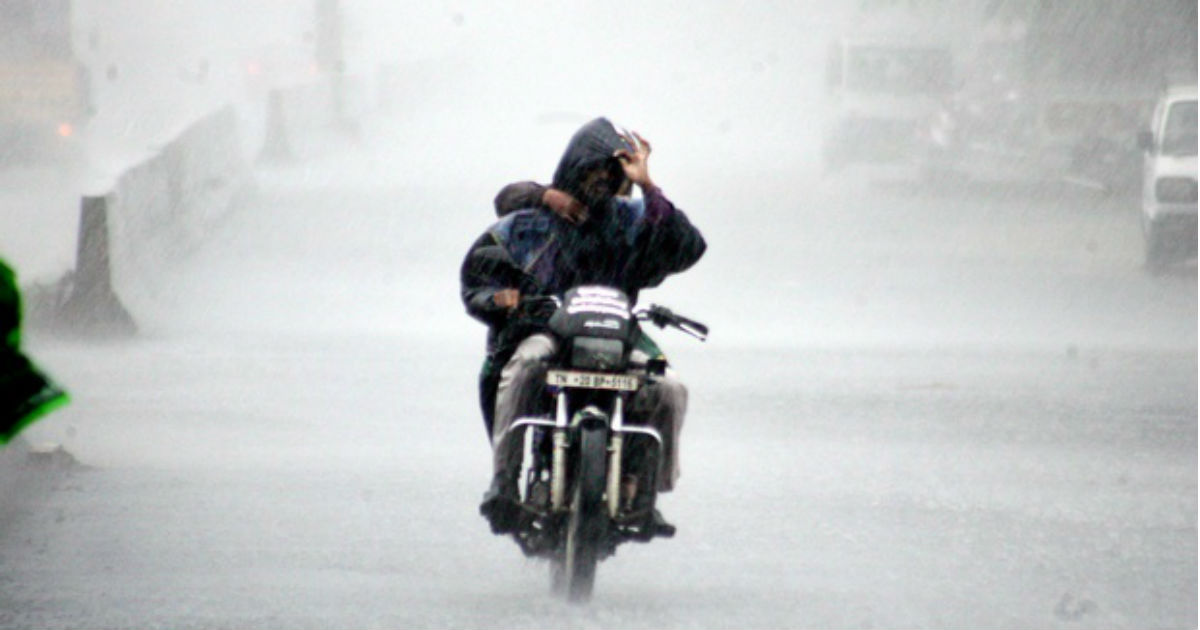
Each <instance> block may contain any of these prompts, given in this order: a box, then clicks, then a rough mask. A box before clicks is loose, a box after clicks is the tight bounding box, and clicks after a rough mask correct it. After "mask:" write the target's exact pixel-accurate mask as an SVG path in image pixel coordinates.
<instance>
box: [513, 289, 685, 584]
mask: <svg viewBox="0 0 1200 630" xmlns="http://www.w3.org/2000/svg"><path fill="white" fill-rule="evenodd" d="M636 319H649V320H650V321H652V322H654V323H655V324H657V325H659V326H668V325H669V326H673V327H676V328H679V329H680V330H683V331H685V332H688V333H689V334H693V335H695V336H697V337H699V338H700V339H703V338H704V337H705V335H707V333H708V330H707V328H706V327H705V326H704V325H703V324H700V323H698V322H694V321H692V320H689V319H687V318H684V317H681V316H678V315H675V314H673V313H671V312H670V311H669V310H667V309H665V308H661V307H657V306H652V307H651V308H650V309H649V310H644V311H639V312H638V313H637V314H634V313H632V312H631V311H630V304H629V299H628V297H626V296H625V294H624V293H622V292H621V291H619V290H617V289H612V288H609V287H600V286H590V287H578V288H576V289H572V290H571V291H568V292H567V294H566V296H565V298H564V300H563V302H562V303H561V304H560V305H559V306H558V308H557V309H556V311H555V312H554V314H553V316H551V318H550V330H551V332H553V333H554V334H555V335H556V336H557V337H558V338H559V340H560V341H561V349H560V353H559V357H558V358H557V359H556V360H554V361H552V362H551V366H550V370H549V371H548V372H547V374H546V380H545V383H546V388H545V392H544V394H543V392H540V391H536V390H537V388H534V390H535V391H528V392H525V393H524V394H525V395H531V396H534V397H537V398H542V397H543V396H545V398H542V400H544V402H545V403H546V408H547V413H546V414H544V415H540V416H527V417H522V418H518V419H517V420H516V421H515V422H514V423H513V425H512V426H511V427H510V428H509V431H510V432H514V431H517V432H524V434H525V435H524V438H525V444H526V446H525V449H526V451H527V452H526V453H525V456H524V458H523V461H524V462H525V471H524V472H525V474H524V483H523V484H522V485H523V489H522V490H523V497H522V499H521V509H522V515H521V518H520V519H519V521H520V522H519V523H518V526H517V531H516V532H515V533H514V534H513V536H514V538H515V539H516V541H517V543H518V544H519V545H520V546H521V550H522V551H524V552H525V554H526V555H529V556H533V557H540V558H546V559H549V560H550V561H551V582H552V587H553V589H554V590H555V591H556V592H558V593H560V594H563V595H565V596H566V597H567V598H568V599H570V600H573V601H583V600H587V599H588V598H590V597H591V593H592V586H593V584H594V581H595V573H596V564H597V563H598V562H599V561H600V560H602V559H604V558H605V557H607V556H609V555H612V553H614V551H615V550H616V547H617V545H618V544H620V543H622V542H627V541H633V540H636V541H642V542H646V541H649V540H651V539H652V538H654V537H655V536H671V535H673V534H674V529H673V528H670V527H668V526H664V525H662V524H660V523H659V522H658V521H656V519H655V518H654V502H655V496H656V490H655V488H656V487H657V479H656V476H657V473H658V470H659V466H658V462H659V461H660V457H659V454H660V453H661V450H662V437H661V436H660V435H659V434H658V432H657V431H656V430H655V429H654V428H652V427H649V426H644V425H637V424H633V423H627V422H626V418H625V409H626V408H627V407H628V406H629V402H630V401H631V400H632V399H633V397H634V396H635V395H636V393H637V392H638V391H639V390H640V389H641V388H642V387H644V386H645V385H646V384H647V383H650V382H652V381H653V380H654V379H655V378H657V377H659V376H661V375H662V374H663V370H664V369H665V367H666V366H665V364H663V363H662V362H655V361H651V362H650V363H649V364H647V365H636V364H632V363H630V351H631V350H632V348H633V342H634V340H635V336H636V335H638V334H639V333H638V327H637V324H636ZM535 400H536V398H535ZM516 435H521V433H517V434H516Z"/></svg>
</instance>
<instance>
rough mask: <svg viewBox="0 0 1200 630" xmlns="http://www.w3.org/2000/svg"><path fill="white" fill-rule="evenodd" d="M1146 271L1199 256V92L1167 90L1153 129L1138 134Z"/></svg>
mask: <svg viewBox="0 0 1200 630" xmlns="http://www.w3.org/2000/svg"><path fill="white" fill-rule="evenodd" d="M1138 145H1139V146H1140V147H1141V148H1142V150H1143V151H1144V155H1143V161H1142V234H1143V237H1144V238H1145V244H1146V250H1145V251H1146V254H1145V255H1146V267H1147V268H1148V269H1150V270H1151V271H1157V270H1159V269H1161V268H1162V267H1163V266H1164V265H1165V264H1167V263H1168V262H1170V261H1171V260H1172V259H1173V258H1174V257H1176V256H1178V255H1181V253H1190V254H1191V255H1193V256H1194V255H1195V253H1196V86H1195V85H1189V86H1178V85H1177V86H1172V87H1169V88H1167V89H1165V90H1164V91H1163V93H1162V95H1161V96H1160V98H1159V100H1158V105H1157V106H1156V107H1155V108H1154V115H1153V116H1152V117H1151V119H1150V129H1149V130H1144V131H1142V132H1140V133H1139V134H1138Z"/></svg>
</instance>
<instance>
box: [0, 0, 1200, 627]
mask: <svg viewBox="0 0 1200 630" xmlns="http://www.w3.org/2000/svg"><path fill="white" fill-rule="evenodd" d="M0 30H2V31H3V33H4V35H3V38H2V39H0V182H2V183H0V260H2V261H3V262H5V263H7V265H9V266H10V267H11V268H12V269H13V270H14V271H15V273H16V281H17V284H18V286H19V289H20V295H21V304H22V306H23V329H22V331H21V332H22V335H21V336H20V338H19V339H20V352H22V353H23V354H24V356H27V357H28V358H29V359H30V360H31V361H32V362H33V364H34V365H36V367H37V369H38V370H40V371H41V372H43V373H44V375H45V376H46V377H47V378H48V379H49V380H51V381H52V382H53V383H54V384H57V386H59V387H61V388H62V390H64V391H65V392H66V393H67V395H68V396H69V399H70V400H69V403H68V404H67V405H66V406H64V407H61V408H59V409H57V410H54V411H52V412H51V413H48V414H46V415H45V416H44V417H41V418H40V419H38V420H37V421H36V422H32V423H30V424H28V426H25V427H24V430H22V431H20V433H19V434H18V435H16V437H15V438H13V439H12V440H11V441H10V442H9V443H8V444H6V445H4V446H2V447H0V627H4V628H151V627H170V628H227V627H236V628H330V627H362V628H408V627H413V628H468V627H471V628H513V627H562V628H608V627H614V628H616V627H621V628H677V627H711V628H783V627H788V628H792V627H794V628H878V627H883V628H904V627H1006V628H1194V627H1196V625H1197V530H1196V520H1197V485H1196V480H1197V442H1196V432H1197V311H1196V308H1197V293H1196V290H1197V277H1196V105H1195V102H1196V100H1195V99H1196V87H1195V85H1196V72H1197V70H1196V58H1197V39H1196V34H1197V16H1196V5H1195V2H1189V1H1187V0H1179V1H1176V0H1152V1H1133V0H1095V1H1091V0H1070V1H1068V0H1063V1H1061V2H1037V1H1034V0H964V1H955V2H950V1H946V0H855V1H853V2H851V1H847V2H839V3H830V2H820V1H817V0H804V1H793V2H768V1H764V2H757V3H738V4H737V6H736V7H735V6H734V5H733V4H731V3H722V2H693V3H668V2H633V1H626V0H611V1H608V2H592V1H587V2H573V3H549V2H536V3H535V2H528V3H492V2H484V1H482V0H455V1H453V2H438V1H435V2H386V1H385V0H239V1H236V2H235V1H233V0H179V1H177V2H170V3H159V2H150V1H149V0H4V2H3V3H2V4H0ZM601 116H603V117H607V118H608V119H610V120H611V121H613V122H614V123H615V124H617V125H620V126H621V127H623V128H627V129H631V130H633V131H636V132H637V133H639V134H641V136H643V137H644V138H645V139H646V140H648V141H649V142H650V143H651V146H652V147H653V154H652V157H651V158H650V159H649V172H650V173H651V174H652V176H653V179H654V182H655V183H656V184H657V185H658V186H660V187H661V189H662V193H663V194H665V195H666V196H668V197H669V198H670V200H671V202H673V203H674V204H675V206H676V207H677V208H678V209H679V210H682V211H683V212H685V213H686V215H687V217H688V218H689V219H690V221H691V222H692V224H694V225H695V226H696V228H697V229H699V230H700V232H701V233H702V234H703V235H704V238H705V240H706V241H707V245H708V247H707V252H706V253H705V254H704V256H703V257H702V258H701V259H700V260H699V262H698V263H696V264H695V265H694V266H693V267H691V268H690V269H687V270H686V271H683V272H682V273H678V274H675V275H672V276H669V277H667V278H666V280H665V281H664V282H663V283H662V284H661V286H659V287H657V288H652V289H649V290H645V291H643V292H642V293H641V295H640V296H639V299H638V303H639V306H648V305H650V304H652V303H653V304H661V305H667V306H669V307H671V308H672V309H673V310H675V311H676V312H678V313H683V314H686V315H688V316H689V317H693V318H695V319H698V320H700V321H702V322H704V323H705V324H707V325H708V326H709V327H710V329H711V334H710V336H709V338H708V340H707V341H706V342H704V343H700V342H697V341H696V340H694V339H691V338H689V337H688V336H687V335H684V334H681V333H680V332H679V331H677V330H671V329H667V330H661V331H659V330H657V329H654V331H653V335H654V337H655V339H656V340H657V342H658V343H659V345H661V346H662V348H663V350H665V352H666V354H667V356H668V357H669V358H670V362H671V365H672V367H673V368H674V370H675V371H676V372H677V374H678V375H679V377H680V378H681V379H682V381H683V382H684V383H685V384H686V386H687V390H688V394H689V399H688V405H687V415H686V422H685V423H684V425H683V427H684V428H683V430H682V433H681V446H680V458H681V468H682V476H681V477H680V479H679V482H678V484H677V487H676V489H675V490H674V491H673V492H671V493H669V494H662V495H661V496H660V497H659V501H658V507H659V508H660V509H661V511H662V513H663V515H665V517H666V518H668V519H670V521H671V522H672V523H674V524H675V525H676V526H677V528H678V531H677V533H676V534H675V536H674V537H673V538H659V539H655V540H653V541H652V542H650V543H649V544H626V545H622V546H621V547H619V550H618V552H617V553H616V554H615V555H614V556H612V557H609V558H606V559H604V560H603V562H601V563H600V564H599V567H598V569H597V572H596V578H595V588H594V593H593V594H592V596H591V599H590V601H588V602H586V603H572V602H566V601H563V600H562V598H559V597H556V596H555V595H554V593H553V592H552V589H551V588H550V579H549V577H548V571H547V565H546V563H544V562H541V561H538V560H534V559H527V558H525V557H524V556H523V555H522V553H521V550H520V549H519V548H518V547H517V545H515V544H513V541H512V540H511V539H510V538H507V537H503V536H495V535H493V534H492V532H491V531H490V529H489V525H488V522H487V521H486V520H485V519H484V518H483V517H481V516H480V512H479V505H480V503H479V502H480V497H481V495H482V493H483V491H484V490H485V489H486V488H487V484H488V481H489V480H490V479H491V474H492V472H491V471H492V469H491V465H492V453H491V449H490V447H489V442H488V439H487V436H486V435H485V434H484V433H483V431H482V430H481V429H482V428H483V427H482V423H481V419H480V405H479V402H478V395H479V394H478V388H477V378H478V374H479V370H480V364H481V362H482V361H483V359H484V352H485V334H486V329H485V327H484V326H483V325H481V324H480V323H479V322H477V321H475V320H473V319H472V318H471V317H469V316H468V315H467V313H466V311H465V310H464V305H463V302H462V300H461V299H460V295H459V290H460V286H459V280H460V278H459V272H460V266H461V265H462V262H463V258H464V255H465V254H466V253H467V251H468V248H469V247H470V246H471V244H472V243H473V242H474V241H475V240H476V239H477V238H479V236H480V235H481V234H483V233H484V232H485V230H487V229H488V228H489V226H490V225H492V224H493V223H494V222H495V221H496V220H497V218H496V211H495V209H494V208H493V200H494V198H495V197H496V195H497V193H498V192H499V191H500V189H501V188H502V187H504V186H505V185H507V184H510V183H513V182H520V181H536V182H541V183H543V184H549V183H550V181H551V177H552V175H553V174H554V171H555V166H556V164H557V163H558V161H559V158H560V156H561V155H562V154H563V151H564V148H566V146H567V142H568V140H569V139H570V138H571V137H572V134H574V133H575V132H576V130H577V129H579V128H580V127H581V126H583V125H584V124H585V123H587V122H588V121H589V120H592V119H594V118H597V117H601ZM542 212H545V210H542ZM13 339H15V337H10V342H11V341H12V340H13ZM7 351H9V352H15V351H16V349H15V348H14V347H12V344H11V343H10V347H9V348H8V350H7ZM5 412H6V413H8V410H7V409H6V410H5Z"/></svg>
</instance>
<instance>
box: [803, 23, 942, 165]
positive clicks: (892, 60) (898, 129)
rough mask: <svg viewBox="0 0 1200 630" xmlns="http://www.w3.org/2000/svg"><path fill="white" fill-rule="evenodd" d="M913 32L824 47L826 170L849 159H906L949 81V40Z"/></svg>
mask: <svg viewBox="0 0 1200 630" xmlns="http://www.w3.org/2000/svg"><path fill="white" fill-rule="evenodd" d="M924 41H925V40H923V39H922V38H921V37H919V36H913V35H904V34H899V33H896V34H888V35H879V36H867V37H847V38H842V39H839V40H837V41H835V42H834V43H833V44H831V45H830V47H829V55H828V58H827V59H826V63H827V65H826V74H825V79H826V89H827V92H828V96H829V99H830V107H831V114H830V118H829V120H828V121H827V122H826V127H825V132H824V138H823V141H822V145H821V163H822V167H823V168H824V170H825V171H826V172H832V171H837V170H838V169H840V168H842V167H843V166H845V165H847V164H852V163H885V164H896V163H901V164H904V163H909V162H911V161H912V157H913V156H914V155H915V153H914V148H915V147H916V140H917V137H918V134H919V132H920V130H921V129H922V127H923V126H924V124H925V122H926V121H927V120H928V119H929V118H930V117H931V116H932V115H933V113H934V112H935V111H936V110H937V108H938V106H939V105H940V104H941V102H942V99H943V98H945V96H946V95H947V94H949V92H950V91H951V89H952V88H953V86H954V67H953V56H952V54H951V50H950V47H949V46H945V45H940V44H937V43H924Z"/></svg>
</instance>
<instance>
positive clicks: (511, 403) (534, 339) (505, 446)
mask: <svg viewBox="0 0 1200 630" xmlns="http://www.w3.org/2000/svg"><path fill="white" fill-rule="evenodd" d="M557 350H558V343H557V342H556V341H555V340H554V338H553V337H551V336H549V335H545V334H536V335H531V336H529V337H527V338H526V339H525V340H524V341H522V342H521V343H520V344H519V345H518V346H517V349H516V350H515V351H514V352H513V355H512V358H510V359H509V360H508V362H507V363H505V364H504V368H503V369H502V370H500V382H499V385H498V386H497V388H496V415H495V419H494V421H493V423H492V448H493V467H494V472H496V473H501V472H506V473H512V474H515V473H516V472H518V471H519V470H520V468H521V448H522V446H523V445H522V441H521V438H522V436H523V432H522V431H512V432H509V431H508V428H509V427H510V426H512V423H513V421H514V420H516V419H517V418H519V417H521V416H522V415H525V414H529V413H534V412H536V411H538V406H539V404H544V403H545V394H544V392H545V374H546V360H547V359H549V358H550V357H552V356H554V353H555V352H556V351H557Z"/></svg>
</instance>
